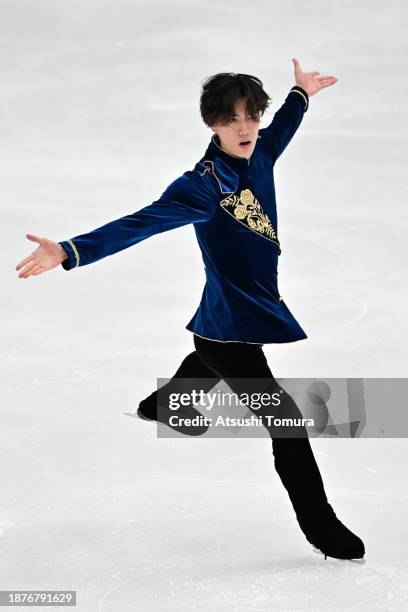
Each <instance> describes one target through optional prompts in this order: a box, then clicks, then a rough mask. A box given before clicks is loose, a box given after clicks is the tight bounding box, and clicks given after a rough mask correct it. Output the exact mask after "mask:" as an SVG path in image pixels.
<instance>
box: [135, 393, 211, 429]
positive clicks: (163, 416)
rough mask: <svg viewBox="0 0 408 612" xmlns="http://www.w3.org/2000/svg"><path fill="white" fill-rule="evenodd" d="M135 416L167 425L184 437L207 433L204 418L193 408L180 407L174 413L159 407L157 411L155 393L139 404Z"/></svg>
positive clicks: (166, 408) (165, 407)
mask: <svg viewBox="0 0 408 612" xmlns="http://www.w3.org/2000/svg"><path fill="white" fill-rule="evenodd" d="M137 416H138V417H140V418H141V419H143V420H145V421H156V422H158V423H162V424H163V425H167V427H170V429H173V430H174V431H177V432H178V433H182V434H184V435H186V436H202V435H203V434H205V433H206V431H208V424H207V422H206V418H205V417H204V416H203V415H202V414H201V412H199V411H198V410H196V408H194V407H193V406H180V408H178V409H177V410H176V411H175V410H170V408H168V407H167V406H159V409H158V408H157V391H154V392H153V393H151V395H149V397H147V398H146V399H144V400H142V401H141V402H140V404H139V408H138V409H137ZM172 417H173V418H172ZM174 417H176V418H174ZM193 419H194V420H193Z"/></svg>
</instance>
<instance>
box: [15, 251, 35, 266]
mask: <svg viewBox="0 0 408 612" xmlns="http://www.w3.org/2000/svg"><path fill="white" fill-rule="evenodd" d="M33 257H34V253H31V255H29V256H28V257H26V258H25V259H23V260H21V261H20V263H19V264H17V265H16V270H20V268H22V267H23V266H25V264H27V263H28V262H30V261H33Z"/></svg>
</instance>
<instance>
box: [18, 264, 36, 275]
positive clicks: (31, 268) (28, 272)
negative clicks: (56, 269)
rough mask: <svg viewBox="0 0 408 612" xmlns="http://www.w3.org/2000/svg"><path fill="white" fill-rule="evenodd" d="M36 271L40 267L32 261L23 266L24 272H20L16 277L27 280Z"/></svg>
mask: <svg viewBox="0 0 408 612" xmlns="http://www.w3.org/2000/svg"><path fill="white" fill-rule="evenodd" d="M38 269H40V266H39V265H38V264H37V263H35V261H33V262H32V263H29V264H28V265H26V266H25V268H24V270H22V271H21V272H20V274H19V275H18V278H28V277H29V276H31V274H33V273H34V272H36V271H37V270H38Z"/></svg>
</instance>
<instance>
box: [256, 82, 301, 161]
mask: <svg viewBox="0 0 408 612" xmlns="http://www.w3.org/2000/svg"><path fill="white" fill-rule="evenodd" d="M308 106H309V96H308V94H307V92H306V91H305V90H304V89H303V88H302V87H299V86H298V85H295V86H294V87H292V89H291V90H290V91H289V93H288V95H287V96H286V99H285V102H284V103H283V104H282V106H281V107H280V109H279V110H278V111H277V112H276V113H275V115H274V117H273V119H272V122H271V123H270V124H269V125H268V127H266V128H263V129H260V130H259V136H260V137H261V142H263V145H264V146H265V148H266V149H267V151H268V153H269V154H270V155H271V157H272V159H273V163H275V161H276V160H277V159H278V157H279V156H280V155H281V153H283V151H284V150H285V149H286V147H287V146H288V144H289V142H290V141H291V140H292V138H293V136H294V134H295V132H296V130H297V129H298V127H299V125H300V123H301V121H302V119H303V115H304V113H305V112H306V111H307V109H308Z"/></svg>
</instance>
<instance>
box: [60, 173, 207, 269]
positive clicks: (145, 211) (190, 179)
mask: <svg viewBox="0 0 408 612" xmlns="http://www.w3.org/2000/svg"><path fill="white" fill-rule="evenodd" d="M213 212H215V198H214V193H213V192H212V191H211V188H210V187H209V185H208V184H207V183H206V182H205V181H203V180H202V179H201V178H200V176H199V173H197V172H194V171H192V170H189V171H187V172H185V173H184V174H183V175H182V176H180V177H179V178H178V179H176V180H175V181H173V183H171V184H170V185H169V186H168V187H167V189H166V190H165V191H164V192H163V193H162V195H161V196H160V198H159V199H158V200H156V201H154V202H153V203H152V204H150V205H149V206H146V207H145V208H142V209H141V210H138V211H136V212H134V213H131V214H128V215H125V216H124V217H121V218H120V219H116V220H115V221H111V222H109V223H107V224H106V225H102V226H101V227H98V228H97V229H94V230H93V231H91V232H89V233H87V234H80V235H79V236H75V237H74V238H70V239H69V240H62V241H61V242H59V243H58V244H60V245H61V246H62V248H63V249H64V250H65V251H66V253H67V254H68V259H65V260H64V261H63V262H62V263H61V265H62V267H63V268H64V269H65V270H71V269H72V268H76V267H78V266H86V265H88V264H91V263H94V262H95V261H98V260H99V259H102V258H103V257H106V256H108V255H113V254H114V253H117V252H118V251H122V250H123V249H127V248H129V247H131V246H133V245H134V244H137V243H138V242H141V241H142V240H145V239H146V238H149V237H150V236H153V235H154V234H159V233H161V232H167V231H169V230H172V229H175V228H177V227H181V226H182V225H187V224H189V223H201V222H203V221H208V220H209V219H210V218H211V217H212V215H213Z"/></svg>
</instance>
